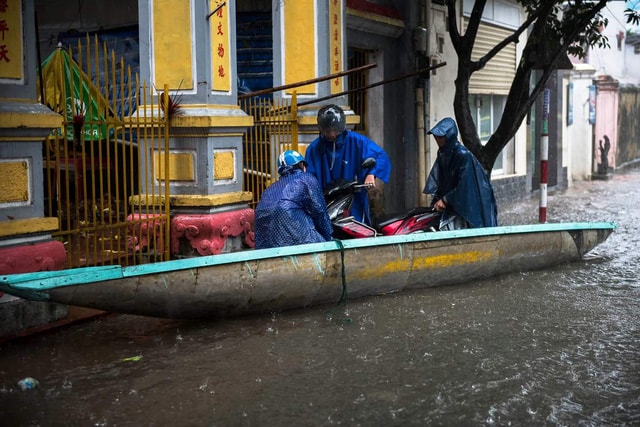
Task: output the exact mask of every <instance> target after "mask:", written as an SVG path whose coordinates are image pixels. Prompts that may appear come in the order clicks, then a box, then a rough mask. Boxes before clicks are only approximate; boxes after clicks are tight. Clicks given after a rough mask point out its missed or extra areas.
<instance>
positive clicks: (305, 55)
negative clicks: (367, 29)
mask: <svg viewBox="0 0 640 427" xmlns="http://www.w3.org/2000/svg"><path fill="white" fill-rule="evenodd" d="M345 1H346V0H298V1H295V2H293V1H289V2H281V3H280V5H279V7H274V21H273V27H274V30H273V31H274V34H273V80H274V82H273V85H274V86H282V85H288V84H291V83H296V82H301V81H306V80H312V79H315V78H317V77H321V76H327V75H331V74H336V73H339V72H342V71H344V70H345V69H346V68H347V62H346V54H347V52H346V50H347V49H346V37H345V34H346V25H345V9H346V6H345ZM346 88H347V84H346V77H337V78H334V79H331V80H326V81H323V82H318V83H312V84H308V85H306V86H303V87H299V88H296V89H289V90H285V91H281V92H278V93H276V94H275V96H276V97H283V98H287V97H289V98H290V97H291V94H292V93H293V91H294V90H295V91H296V92H297V96H298V103H304V102H306V101H311V100H314V99H322V98H325V97H327V96H330V95H335V94H339V93H341V92H344V91H346ZM327 103H331V104H337V105H340V106H341V107H342V108H343V109H344V111H345V114H346V115H347V126H353V125H355V124H356V123H358V122H359V120H360V118H359V117H358V116H356V115H355V114H354V113H353V111H352V110H351V108H350V107H349V106H348V105H347V103H348V101H347V96H346V95H341V96H337V97H335V98H330V99H327V100H324V101H320V102H318V103H315V104H310V105H306V106H301V107H300V108H299V109H298V112H299V136H300V141H299V144H300V145H299V147H300V151H301V152H304V151H305V149H306V146H307V145H308V144H309V143H310V142H311V141H313V139H315V138H316V137H317V136H318V127H317V124H316V115H317V112H318V110H319V109H320V107H321V106H322V105H324V104H327Z"/></svg>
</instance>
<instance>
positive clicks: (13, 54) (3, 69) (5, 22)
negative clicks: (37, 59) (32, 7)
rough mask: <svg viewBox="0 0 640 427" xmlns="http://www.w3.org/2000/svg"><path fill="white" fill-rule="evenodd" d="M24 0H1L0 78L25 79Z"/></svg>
mask: <svg viewBox="0 0 640 427" xmlns="http://www.w3.org/2000/svg"><path fill="white" fill-rule="evenodd" d="M23 46H24V45H23V39H22V1H21V0H0V79H16V80H22V79H23V72H24V70H23V64H22V56H23Z"/></svg>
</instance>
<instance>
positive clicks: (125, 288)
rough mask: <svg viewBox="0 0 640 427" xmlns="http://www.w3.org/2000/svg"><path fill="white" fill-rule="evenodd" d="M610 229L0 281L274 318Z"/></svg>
mask: <svg viewBox="0 0 640 427" xmlns="http://www.w3.org/2000/svg"><path fill="white" fill-rule="evenodd" d="M615 228H616V224H614V223H608V222H603V223H569V224H536V225H521V226H507V227H494V228H479V229H469V230H456V231H443V232H436V233H420V234H411V235H405V236H386V237H373V238H367V239H356V240H342V241H332V242H326V243H317V244H310V245H300V246H289V247H282V248H275V249H263V250H248V251H242V252H234V253H226V254H221V255H213V256H208V257H199V258H188V259H181V260H174V261H166V262H160V263H154V264H143V265H137V266H130V267H121V266H101V267H87V268H78V269H70V270H62V271H48V272H36V273H27V274H15V275H8V276H4V277H0V290H2V291H4V292H6V293H9V294H13V295H16V296H19V297H22V298H26V299H30V300H38V301H51V302H58V303H62V304H68V305H74V306H80V307H88V308H94V309H100V310H106V311H109V312H116V313H128V314H136V315H143V316H153V317H164V318H173V319H198V318H214V317H225V316H234V315H242V314H249V313H265V312H278V311H282V310H287V309H294V308H302V307H308V306H312V305H318V304H325V303H337V302H339V301H340V300H341V298H344V297H345V296H348V298H349V299H353V298H357V297H362V296H367V295H376V294H385V293H389V292H398V291H402V290H406V289H416V288H424V287H434V286H445V285H451V284H459V283H464V282H468V281H471V280H476V279H482V278H487V277H492V276H496V275H500V274H506V273H510V272H519V271H529V270H537V269H543V268H548V267H551V266H554V265H558V264H562V263H568V262H572V261H577V260H580V259H582V257H583V255H585V254H586V253H587V252H589V251H591V250H592V249H593V248H594V247H596V246H597V245H599V244H600V243H602V242H604V241H605V240H606V239H607V238H608V237H609V235H610V234H611V233H612V232H613V230H614V229H615Z"/></svg>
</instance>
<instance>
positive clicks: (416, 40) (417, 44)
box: [413, 27, 427, 53]
mask: <svg viewBox="0 0 640 427" xmlns="http://www.w3.org/2000/svg"><path fill="white" fill-rule="evenodd" d="M413 47H414V49H415V50H416V52H423V53H425V52H426V51H427V29H426V28H424V27H417V28H416V29H415V30H413Z"/></svg>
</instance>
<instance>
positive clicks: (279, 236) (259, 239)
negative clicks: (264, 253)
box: [254, 150, 332, 249]
mask: <svg viewBox="0 0 640 427" xmlns="http://www.w3.org/2000/svg"><path fill="white" fill-rule="evenodd" d="M306 166H307V162H306V161H305V159H304V157H303V156H302V154H300V153H298V152H297V151H295V150H287V151H284V152H283V153H282V154H280V157H279V158H278V174H279V175H280V179H278V180H277V181H276V182H274V183H273V184H271V185H270V186H269V187H268V188H267V189H266V190H265V192H264V193H263V194H262V197H261V198H260V202H258V206H257V207H256V211H255V227H254V232H255V236H256V249H264V248H274V247H279V246H289V245H300V244H304V243H316V242H325V241H327V240H331V232H332V226H331V221H330V220H329V215H328V214H327V205H326V203H325V201H324V195H323V193H322V188H320V184H319V183H318V180H317V179H316V178H315V177H314V176H313V175H311V174H309V173H306Z"/></svg>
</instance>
